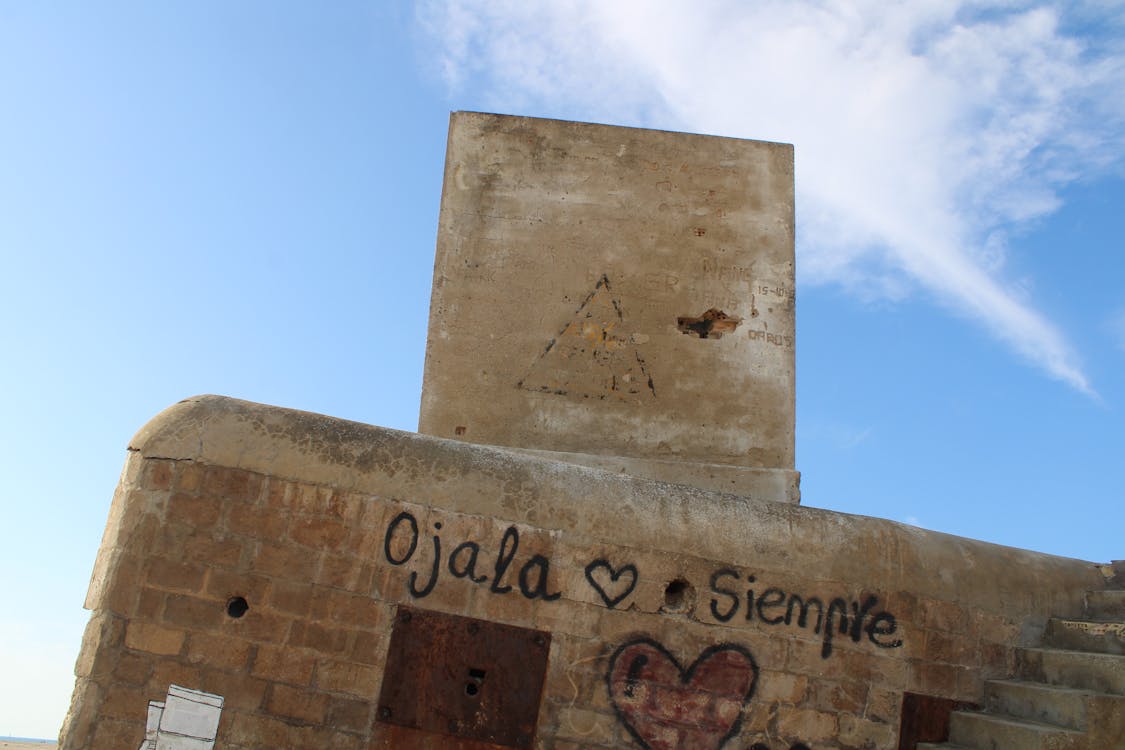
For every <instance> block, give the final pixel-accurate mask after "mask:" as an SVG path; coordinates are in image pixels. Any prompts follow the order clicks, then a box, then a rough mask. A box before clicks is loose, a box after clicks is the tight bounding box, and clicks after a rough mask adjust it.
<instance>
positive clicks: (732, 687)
mask: <svg viewBox="0 0 1125 750" xmlns="http://www.w3.org/2000/svg"><path fill="white" fill-rule="evenodd" d="M757 683H758V665H757V662H755V661H754V657H753V656H752V655H751V653H750V652H749V651H748V650H747V649H746V648H745V647H743V646H740V645H738V644H734V643H721V644H718V645H714V646H709V647H708V648H706V649H704V650H703V652H702V653H700V655H699V656H698V657H697V658H696V660H695V661H694V662H693V663H692V664H691V666H690V667H688V668H687V669H684V668H683V666H682V665H681V664H680V662H679V661H678V660H677V659H676V657H675V656H673V655H672V653H671V652H669V651H668V649H666V648H665V647H664V646H663V645H662V644H661V643H659V642H657V641H655V640H653V639H651V638H647V637H642V638H636V639H633V640H630V641H627V642H625V643H624V644H622V645H621V646H620V647H618V649H617V650H616V651H615V652H614V653H613V656H612V657H610V661H609V668H608V670H607V671H606V687H607V689H608V690H609V698H610V702H611V703H612V704H613V709H614V711H615V712H616V713H617V718H618V720H619V721H620V722H621V723H622V724H623V725H624V726H625V728H626V729H627V730H629V734H630V735H632V737H633V739H634V740H636V741H637V743H638V744H639V745H640V746H641V747H642V748H644V750H718V749H719V748H721V747H722V746H723V745H724V744H726V742H727V740H729V739H730V738H731V737H733V736H735V735H736V734H737V733H738V730H739V727H741V725H742V714H743V711H744V710H745V707H746V704H747V702H748V701H749V700H750V697H751V696H752V695H753V694H754V688H755V687H756V686H757Z"/></svg>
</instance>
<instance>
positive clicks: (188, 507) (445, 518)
mask: <svg viewBox="0 0 1125 750" xmlns="http://www.w3.org/2000/svg"><path fill="white" fill-rule="evenodd" d="M904 491H906V489H905V488H904ZM1104 586H1105V581H1104V578H1103V577H1102V575H1101V574H1100V572H1099V571H1098V569H1097V567H1096V566H1094V565H1092V564H1090V563H1086V562H1082V561H1077V560H1069V559H1061V558H1056V557H1050V556H1047V555H1041V554H1035V553H1031V552H1026V551H1020V550H1015V549H1010V548H1004V547H998V546H994V545H990V544H985V543H982V542H976V541H971V540H967V539H960V538H956V537H951V536H947V535H943V534H938V533H933V532H926V531H922V530H919V529H916V528H912V527H908V526H904V525H901V524H896V523H893V522H889V521H882V520H878V519H873V518H865V517H859V516H851V515H846V514H841V513H833V512H829V511H824V510H817V509H812V508H803V507H800V506H795V505H786V504H782V503H776V502H770V501H763V500H755V499H752V498H745V497H737V496H732V495H724V494H721V493H716V492H710V491H705V490H700V489H694V488H690V487H685V486H682V485H674V484H667V483H661V482H656V481H648V480H643V479H637V478H631V477H628V476H624V475H621V474H616V473H611V472H606V471H603V470H599V469H594V468H584V467H579V466H574V465H570V464H565V463H560V462H555V461H550V460H546V459H543V458H539V457H534V456H528V455H524V454H520V453H516V452H511V451H506V450H503V449H498V448H490V447H485V446H478V445H472V444H468V443H464V442H457V441H451V440H444V439H438V438H434V437H427V436H420V435H414V434H407V433H400V432H395V431H391V430H386V429H381V428H378V427H370V426H366V425H360V424H355V423H352V422H346V421H343V420H338V419H332V418H328V417H322V416H317V415H312V414H307V413H302V412H294V411H288V410H284V409H278V408H271V407H265V406H259V405H255V404H250V403H246V402H241V401H234V400H230V399H224V398H219V397H201V398H196V399H190V400H188V401H185V402H183V403H180V404H178V405H176V406H173V407H172V408H170V409H168V410H167V411H165V412H164V413H162V414H161V415H159V416H158V417H157V418H155V419H154V420H153V421H152V422H151V423H150V424H149V425H147V426H146V427H145V428H144V429H142V430H141V431H140V433H138V435H137V436H136V438H135V439H134V440H133V442H132V444H131V446H130V451H129V458H128V461H127V463H126V467H125V471H124V474H123V476H122V480H121V484H120V486H119V488H118V491H117V493H116V495H115V497H114V501H113V506H112V510H111V515H110V520H109V523H108V525H107V528H106V533H105V538H104V540H103V545H102V548H101V551H100V553H99V556H98V562H97V568H96V571H95V575H94V578H93V580H92V583H91V588H90V594H89V599H88V601H87V606H88V607H89V608H90V609H91V611H92V612H91V620H90V625H89V628H88V629H87V633H86V637H85V639H84V641H83V646H82V652H81V656H80V659H79V663H78V667H77V674H78V680H77V684H76V688H75V694H74V701H73V704H72V708H71V712H70V715H69V716H68V719H67V722H66V725H65V727H64V731H63V736H62V747H63V748H64V750H78V749H79V748H92V749H94V750H99V749H101V748H106V749H108V748H113V749H114V750H118V749H119V748H130V750H132V748H136V747H138V746H139V744H140V743H141V742H142V740H143V738H144V736H145V728H146V711H147V708H148V704H149V702H150V701H161V702H163V701H165V697H166V696H168V695H169V688H170V686H171V685H176V686H181V687H183V688H187V689H189V690H192V691H201V693H205V694H207V695H209V696H221V698H222V707H221V715H220V716H218V723H217V727H216V729H215V730H214V734H213V737H212V738H211V739H206V738H205V739H200V740H198V742H199V743H203V744H197V745H185V746H191V747H212V746H213V747H215V748H221V749H222V750H241V749H244V748H267V747H269V748H282V747H284V748H317V749H318V750H319V749H320V748H344V749H347V748H369V747H399V748H402V747H463V748H492V747H534V748H544V749H548V748H549V749H552V750H574V749H575V748H593V747H621V748H643V747H648V748H654V749H655V748H718V747H724V748H748V747H751V746H754V747H755V748H760V747H766V748H770V749H771V750H780V749H783V748H784V749H785V750H788V749H789V748H791V747H799V746H802V745H803V746H805V747H808V748H815V749H820V748H883V749H890V748H896V747H898V738H899V732H900V725H901V721H902V718H903V716H902V705H903V702H904V696H906V695H907V694H917V695H923V696H931V697H936V698H943V699H952V700H957V701H968V702H978V701H979V700H980V697H981V685H982V681H983V680H984V679H986V678H989V677H996V676H1004V675H1006V674H1008V673H1009V672H1010V670H1011V668H1012V665H1013V659H1014V653H1015V647H1016V646H1018V645H1019V644H1021V643H1029V642H1032V641H1034V640H1035V639H1036V638H1037V637H1038V635H1039V633H1040V631H1041V630H1042V626H1043V623H1044V622H1045V621H1046V618H1047V617H1048V616H1049V615H1077V614H1078V613H1079V612H1081V610H1082V600H1083V594H1084V592H1086V591H1087V590H1092V589H1099V588H1102V587H1104ZM804 608H807V613H806V612H805V610H804ZM411 616H413V617H414V618H417V619H416V620H415V622H425V623H430V622H432V620H431V619H428V618H432V617H438V618H439V620H438V622H440V623H442V625H441V628H437V629H435V628H433V627H428V628H418V627H415V628H414V629H412V628H411V626H410V622H411ZM444 616H452V617H451V619H448V620H442V619H440V618H441V617H444ZM456 618H472V619H471V620H464V619H456ZM495 623H499V624H502V625H504V626H514V627H516V628H520V629H523V630H512V631H505V632H504V633H503V634H502V635H500V636H495V635H493V636H491V637H494V638H499V641H494V642H493V646H492V647H490V648H492V649H493V650H491V651H489V650H488V648H484V647H482V648H484V650H483V651H474V650H472V649H471V648H467V647H466V648H467V650H464V649H463V650H462V651H457V650H452V649H446V650H444V651H443V650H434V651H433V652H432V653H431V657H425V658H422V661H423V662H426V663H420V662H418V663H416V662H411V660H410V659H409V658H407V659H405V663H404V658H405V657H402V655H403V654H407V655H409V654H415V655H417V654H426V653H429V652H427V651H425V649H424V648H423V649H422V650H421V651H419V650H418V648H419V639H421V641H425V639H426V638H436V637H438V636H437V635H434V633H435V632H437V631H438V630H440V631H441V633H445V634H446V635H448V634H449V633H452V632H453V631H454V630H457V628H460V627H461V626H462V625H463V626H464V628H465V633H468V634H470V635H465V636H464V637H466V638H470V641H471V638H472V637H475V636H472V634H473V633H493V634H494V631H493V630H492V629H491V628H492V625H491V624H495ZM482 628H483V630H482ZM525 635H526V637H524V636H525ZM442 637H445V636H442ZM481 637H483V636H481ZM395 639H398V640H397V641H396V640H395ZM411 639H413V641H412V640H411ZM496 642H499V643H500V644H501V646H502V647H501V648H500V652H501V653H497V651H496V649H495V643H496ZM393 643H397V644H398V645H397V646H393V645H392V644H393ZM422 646H424V643H423V644H422ZM412 649H413V650H412ZM513 649H514V650H515V651H514V652H515V653H517V654H519V655H520V659H518V660H515V662H514V663H513V661H512V659H511V658H510V656H509V657H504V653H509V652H512V651H513ZM504 658H508V661H504ZM458 659H461V661H465V660H470V661H466V662H465V664H461V663H460V662H458V661H457V660H458ZM472 659H478V660H479V661H481V662H482V663H479V664H478V663H472V662H471V660H472ZM443 660H446V662H448V663H445V662H443ZM388 665H390V667H389V668H391V669H392V670H393V674H391V675H390V676H388V675H386V674H385V673H384V670H385V669H386V668H388ZM443 665H444V667H448V669H449V670H450V673H451V674H452V673H453V672H456V674H454V675H453V683H452V685H453V690H454V692H455V693H456V696H454V697H452V698H451V697H450V696H444V697H443V696H442V695H441V694H440V693H441V691H440V690H439V689H438V688H435V687H434V683H433V679H434V678H433V674H434V670H437V671H438V672H440V671H441V669H442V668H443ZM466 665H467V669H468V670H469V671H468V673H466V674H461V672H460V671H457V670H461V669H462V668H463V667H466ZM540 669H541V670H542V671H541V672H540V671H537V670H540ZM427 670H429V671H427ZM473 670H475V672H474V671H473ZM426 675H429V677H427V676H426ZM474 675H478V676H474ZM427 680H428V681H427ZM536 680H538V681H539V682H536ZM521 681H522V682H521ZM416 685H423V686H426V689H427V690H433V691H436V692H434V694H433V696H432V698H433V700H432V701H431V703H432V705H434V706H438V707H440V706H444V705H445V704H444V703H443V701H446V700H455V702H456V701H458V700H459V701H460V703H458V706H459V707H455V709H456V710H454V709H453V708H448V706H447V707H446V708H444V709H441V710H443V711H446V713H442V714H440V715H438V716H437V717H436V718H435V716H433V715H427V716H408V715H406V714H404V713H403V710H404V709H403V707H402V701H403V700H404V699H403V697H402V692H403V690H404V689H405V690H407V692H409V690H413V689H415V688H414V687H412V686H416ZM512 685H522V686H523V687H520V688H519V689H518V690H516V689H514V688H512V687H511V686H512ZM538 685H541V695H535V690H534V688H535V687H536V686H538ZM494 686H508V690H507V692H504V691H501V692H500V693H499V694H498V693H496V692H495V691H494ZM529 686H530V687H529ZM418 689H421V688H418ZM474 690H475V691H477V692H475V693H474V692H473V691H474ZM489 691H494V692H489ZM470 693H473V694H472V695H470ZM427 695H429V693H427ZM208 700H211V701H212V702H213V703H214V702H217V700H218V699H217V698H208ZM474 700H475V701H477V703H475V704H474V703H473V701H474ZM505 701H507V702H505ZM171 705H172V704H171V698H168V706H171ZM209 705H210V704H209ZM427 705H429V704H427ZM466 705H468V708H466ZM473 706H476V707H477V708H476V709H474V708H473ZM498 706H499V707H500V708H497V707H498ZM165 710H166V711H169V712H170V711H171V708H165ZM473 710H476V711H477V713H476V714H474V713H472V711H473ZM434 711H438V709H437V708H435V709H434ZM457 711H461V712H462V713H461V714H457ZM465 711H468V712H469V713H468V714H466V713H464V712H465ZM529 711H530V716H531V718H530V719H527V718H526V717H527V715H528V712H529ZM497 713H499V716H500V720H501V723H504V720H505V718H508V719H509V720H508V721H507V724H508V725H509V726H515V727H517V728H519V732H516V733H515V734H511V735H505V736H503V737H501V736H500V735H498V734H495V733H493V734H488V732H489V731H492V730H489V729H488V726H490V725H488V722H487V721H486V720H493V721H495V720H496V718H497ZM465 716H470V717H474V716H475V717H477V719H479V721H478V722H477V724H473V723H472V722H468V721H466V720H465V719H464V717H465ZM458 717H461V718H458ZM434 721H440V726H439V727H438V728H437V729H434V724H433V722H434ZM411 722H413V725H410V724H411ZM419 727H422V728H419ZM486 730H487V731H486ZM474 731H476V732H477V734H475V735H474V734H473V732H474ZM427 743H428V744H427ZM755 743H760V745H759V744H755Z"/></svg>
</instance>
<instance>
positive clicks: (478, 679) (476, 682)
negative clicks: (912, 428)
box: [465, 668, 485, 698]
mask: <svg viewBox="0 0 1125 750" xmlns="http://www.w3.org/2000/svg"><path fill="white" fill-rule="evenodd" d="M484 675H485V671H484V670H483V669H473V668H470V669H469V681H468V682H466V683H465V695H467V696H469V697H470V698H475V697H477V695H479V694H480V687H481V684H482V683H483V682H484Z"/></svg>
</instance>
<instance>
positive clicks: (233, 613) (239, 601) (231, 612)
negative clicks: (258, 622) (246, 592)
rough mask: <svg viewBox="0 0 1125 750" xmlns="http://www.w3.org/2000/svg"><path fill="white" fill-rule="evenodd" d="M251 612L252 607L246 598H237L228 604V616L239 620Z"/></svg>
mask: <svg viewBox="0 0 1125 750" xmlns="http://www.w3.org/2000/svg"><path fill="white" fill-rule="evenodd" d="M249 611H250V605H249V604H247V602H246V597H244V596H236V597H233V598H232V599H231V600H230V601H228V602H227V615H228V616H230V617H233V618H234V619H236V620H237V619H238V618H239V617H242V616H243V615H244V614H246V613H247V612H249Z"/></svg>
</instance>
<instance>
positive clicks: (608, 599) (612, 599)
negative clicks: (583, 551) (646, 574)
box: [586, 558, 639, 609]
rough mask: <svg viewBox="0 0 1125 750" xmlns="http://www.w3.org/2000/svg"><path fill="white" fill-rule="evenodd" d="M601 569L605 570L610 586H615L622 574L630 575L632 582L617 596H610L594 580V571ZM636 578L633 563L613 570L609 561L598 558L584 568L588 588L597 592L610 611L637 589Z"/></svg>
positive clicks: (635, 568) (635, 567) (635, 569)
mask: <svg viewBox="0 0 1125 750" xmlns="http://www.w3.org/2000/svg"><path fill="white" fill-rule="evenodd" d="M602 568H605V569H606V571H608V573H609V583H610V584H611V585H612V584H616V583H617V581H618V580H619V579H620V578H621V576H622V575H623V574H625V573H629V574H631V576H632V581H630V583H629V587H628V588H626V589H625V590H624V591H622V592H621V593H620V594H619V595H617V596H610V595H609V592H607V591H606V590H605V587H604V586H602V584H601V583H600V582H599V581H598V580H596V579H595V578H594V571H596V570H600V569H602ZM638 577H639V576H638V574H637V566H636V565H634V564H633V563H625V564H624V565H622V566H621V567H620V568H618V569H617V570H614V569H613V565H611V564H610V562H609V560H606V559H604V558H599V559H597V560H594V561H593V562H591V563H590V564H589V565H587V566H586V580H587V581H588V582H589V584H590V587H591V588H593V589H594V591H597V592H598V596H600V597H601V598H602V601H603V602H605V605H606V606H607V607H609V608H610V609H613V608H615V607H616V606H617V605H618V604H620V603H621V602H622V601H624V600H625V597H627V596H629V594H631V593H633V589H635V588H636V587H637V578H638Z"/></svg>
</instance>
